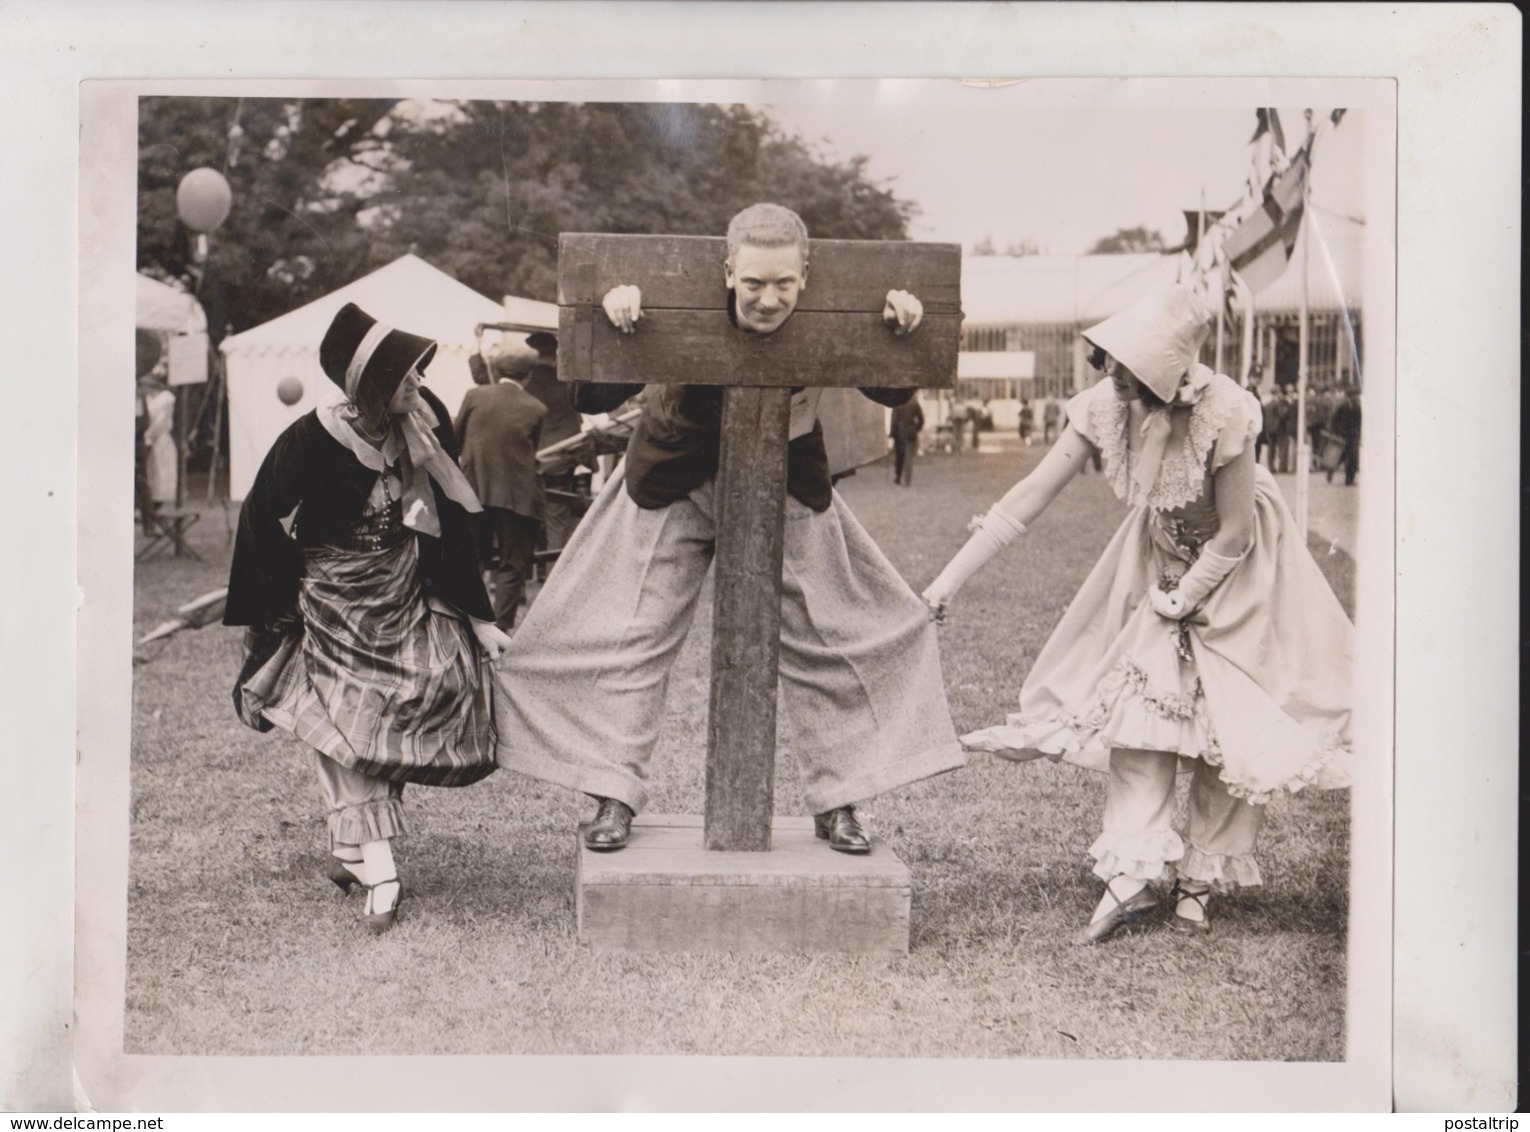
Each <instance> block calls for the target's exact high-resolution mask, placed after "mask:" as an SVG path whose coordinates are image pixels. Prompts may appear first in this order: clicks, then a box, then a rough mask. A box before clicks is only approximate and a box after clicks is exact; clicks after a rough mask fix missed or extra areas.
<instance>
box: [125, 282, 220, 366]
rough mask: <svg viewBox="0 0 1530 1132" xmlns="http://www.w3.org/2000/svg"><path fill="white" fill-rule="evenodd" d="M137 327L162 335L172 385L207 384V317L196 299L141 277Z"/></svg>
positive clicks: (136, 318) (135, 323) (135, 316)
mask: <svg viewBox="0 0 1530 1132" xmlns="http://www.w3.org/2000/svg"><path fill="white" fill-rule="evenodd" d="M134 325H135V326H136V327H137V328H138V329H139V330H147V331H150V332H152V333H154V334H157V335H159V337H160V343H161V346H162V348H163V349H164V352H165V356H166V357H167V358H168V360H169V366H170V384H171V385H184V384H187V383H189V382H196V381H206V380H207V315H206V314H204V313H203V311H202V304H200V303H198V302H197V300H196V296H194V295H191V294H189V293H187V292H186V291H182V290H180V289H178V288H176V287H172V286H170V285H169V284H168V283H161V282H160V281H159V280H158V279H153V278H150V277H149V276H147V275H139V276H138V296H137V301H136V310H135V311H134Z"/></svg>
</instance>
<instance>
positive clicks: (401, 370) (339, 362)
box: [319, 303, 436, 428]
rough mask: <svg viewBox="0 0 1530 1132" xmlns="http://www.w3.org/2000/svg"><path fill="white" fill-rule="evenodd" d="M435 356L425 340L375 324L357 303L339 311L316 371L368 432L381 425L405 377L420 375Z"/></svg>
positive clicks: (433, 345) (431, 344)
mask: <svg viewBox="0 0 1530 1132" xmlns="http://www.w3.org/2000/svg"><path fill="white" fill-rule="evenodd" d="M435 356H436V343H434V342H432V341H431V340H430V339H429V338H421V337H420V336H419V335H418V334H408V333H406V332H405V331H402V330H395V329H393V327H391V326H387V325H385V324H383V323H381V322H378V321H377V320H376V319H375V318H373V317H372V316H371V315H369V314H367V312H366V311H364V310H362V309H361V308H360V307H358V306H357V305H356V304H355V303H346V304H345V306H343V307H341V308H340V310H339V312H338V313H337V314H336V315H335V319H334V321H333V322H331V323H330V324H329V329H328V330H326V331H325V332H324V341H322V342H320V343H319V365H320V366H321V367H322V368H323V370H324V373H325V374H326V375H327V376H328V377H329V379H330V380H331V381H333V382H334V383H335V384H336V385H338V386H339V387H340V388H341V389H342V390H344V392H345V396H346V398H347V399H348V400H349V401H350V402H351V403H352V404H353V405H355V406H356V409H357V411H358V412H360V414H361V419H362V421H363V422H364V423H365V424H366V425H367V426H368V427H370V428H375V427H376V426H377V425H379V424H381V423H382V420H383V417H384V416H386V415H387V411H388V402H389V401H391V400H393V393H394V391H395V390H396V389H398V387H399V383H400V382H401V381H403V380H404V375H405V374H406V373H408V372H409V371H410V369H417V370H419V371H421V372H422V373H423V372H424V369H425V367H426V366H428V365H429V364H430V360H431V358H433V357H435Z"/></svg>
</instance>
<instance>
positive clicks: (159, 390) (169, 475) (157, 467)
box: [138, 362, 180, 518]
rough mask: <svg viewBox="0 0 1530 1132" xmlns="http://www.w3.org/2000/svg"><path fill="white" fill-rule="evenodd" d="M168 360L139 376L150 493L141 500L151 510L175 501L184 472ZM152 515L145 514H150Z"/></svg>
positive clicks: (146, 473)
mask: <svg viewBox="0 0 1530 1132" xmlns="http://www.w3.org/2000/svg"><path fill="white" fill-rule="evenodd" d="M166 372H167V369H166V366H165V363H164V362H160V363H159V364H157V365H156V366H155V367H154V368H153V369H152V370H151V371H150V372H149V373H147V374H145V375H144V376H143V377H141V378H139V379H138V405H139V407H140V412H141V413H142V421H143V433H142V438H143V440H142V442H143V476H144V487H145V489H146V494H145V496H144V497H143V498H141V499H140V501H139V504H140V506H142V505H143V504H144V503H147V504H148V505H149V509H150V511H151V512H152V511H157V510H158V509H159V508H161V507H164V506H167V505H168V506H172V507H173V506H174V505H175V488H176V480H177V478H178V476H179V474H180V468H179V452H178V451H177V449H176V447H175V435H174V426H175V394H174V393H172V392H171V391H170V387H169V386H168V385H166V384H165V374H166ZM147 517H148V516H145V518H147Z"/></svg>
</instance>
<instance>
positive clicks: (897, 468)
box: [887, 394, 924, 487]
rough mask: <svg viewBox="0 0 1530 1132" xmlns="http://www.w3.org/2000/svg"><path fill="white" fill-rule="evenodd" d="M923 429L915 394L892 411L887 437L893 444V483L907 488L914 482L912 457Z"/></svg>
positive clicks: (916, 449)
mask: <svg viewBox="0 0 1530 1132" xmlns="http://www.w3.org/2000/svg"><path fill="white" fill-rule="evenodd" d="M923 428H924V410H923V409H921V408H920V407H919V396H918V394H915V395H914V396H912V397H910V398H909V399H908V400H907V401H905V402H903V404H901V405H897V406H895V407H894V408H893V411H892V424H891V427H890V428H889V429H888V432H887V435H888V436H890V437H892V442H893V483H895V484H897V485H899V486H900V487H908V486H909V485H910V484H912V483H913V482H914V457H915V456H916V455H917V454H918V452H919V433H920V431H921V430H922V429H923Z"/></svg>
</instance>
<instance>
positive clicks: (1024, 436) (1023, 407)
mask: <svg viewBox="0 0 1530 1132" xmlns="http://www.w3.org/2000/svg"><path fill="white" fill-rule="evenodd" d="M1019 427H1020V443H1021V444H1024V445H1025V446H1026V447H1030V443H1031V433H1032V432H1034V431H1035V430H1036V410H1035V409H1033V408H1031V403H1030V402H1029V401H1028V400H1026V399H1025V398H1023V397H1022V398H1021V399H1020V426H1019Z"/></svg>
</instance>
